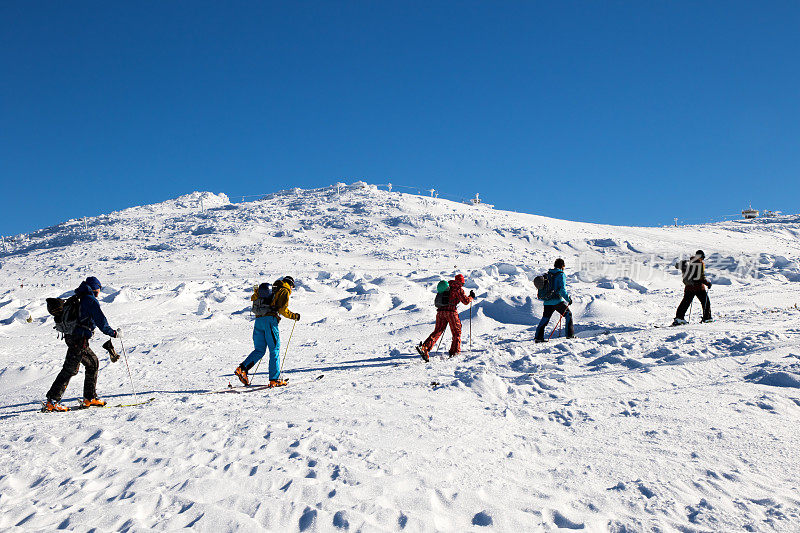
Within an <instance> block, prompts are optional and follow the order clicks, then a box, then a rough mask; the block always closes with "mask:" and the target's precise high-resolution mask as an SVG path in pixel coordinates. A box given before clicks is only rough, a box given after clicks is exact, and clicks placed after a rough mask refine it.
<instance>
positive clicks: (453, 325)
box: [447, 311, 461, 357]
mask: <svg viewBox="0 0 800 533" xmlns="http://www.w3.org/2000/svg"><path fill="white" fill-rule="evenodd" d="M447 321H448V323H449V324H450V333H452V334H453V342H451V343H450V352H449V353H450V356H451V357H452V356H453V355H456V354H458V353H461V319H460V318H458V312H456V311H452V312H450V313H447Z"/></svg>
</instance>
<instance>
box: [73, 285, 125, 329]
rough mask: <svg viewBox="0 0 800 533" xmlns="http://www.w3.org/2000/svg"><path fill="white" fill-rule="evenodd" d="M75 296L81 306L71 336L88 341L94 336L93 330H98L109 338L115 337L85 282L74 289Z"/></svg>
mask: <svg viewBox="0 0 800 533" xmlns="http://www.w3.org/2000/svg"><path fill="white" fill-rule="evenodd" d="M75 294H77V295H78V298H80V300H81V306H80V311H79V313H78V328H77V329H76V330H75V333H74V334H73V335H74V336H76V337H84V338H87V339H88V338H90V337H91V336H92V335H94V328H99V329H100V331H102V332H103V333H105V334H106V335H108V336H109V337H116V336H117V332H116V331H114V329H113V328H112V327H111V326H109V325H108V320H106V316H105V315H104V314H103V311H101V310H100V302H98V301H97V298H95V297H94V294H93V293H92V290H91V289H90V288H89V286H88V285H87V284H86V282H85V281H84V282H83V283H81V285H80V287H78V288H77V289H75Z"/></svg>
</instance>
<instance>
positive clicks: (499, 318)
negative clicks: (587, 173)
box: [0, 183, 800, 532]
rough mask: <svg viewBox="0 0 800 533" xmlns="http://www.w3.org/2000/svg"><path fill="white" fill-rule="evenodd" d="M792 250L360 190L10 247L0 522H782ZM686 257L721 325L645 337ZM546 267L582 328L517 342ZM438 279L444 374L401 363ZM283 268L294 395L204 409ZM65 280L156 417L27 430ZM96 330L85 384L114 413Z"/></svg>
mask: <svg viewBox="0 0 800 533" xmlns="http://www.w3.org/2000/svg"><path fill="white" fill-rule="evenodd" d="M201 199H202V205H201V202H200V200H201ZM201 208H202V210H201ZM799 236H800V217H782V218H779V219H771V220H769V221H762V220H754V221H747V222H727V223H719V224H709V225H702V226H690V227H680V228H635V227H612V226H603V225H595V224H585V223H575V222H566V221H561V220H554V219H549V218H544V217H540V216H534V215H525V214H518V213H510V212H503V211H497V210H491V209H487V208H485V207H474V206H469V205H465V204H458V203H454V202H450V201H447V200H440V199H433V198H425V197H420V196H413V195H406V194H400V193H396V192H391V193H389V192H387V191H383V190H379V189H378V188H377V187H375V186H369V185H366V184H360V183H359V184H354V185H353V186H349V187H344V188H343V189H342V191H341V194H340V195H337V194H336V187H331V188H325V189H318V190H311V191H303V190H299V189H293V190H290V191H283V192H279V193H275V194H272V195H269V196H267V197H266V198H264V199H262V200H259V201H255V202H250V203H242V204H232V203H230V201H229V199H228V198H227V197H226V196H225V195H216V194H212V193H193V194H190V195H186V196H183V197H181V198H178V199H176V200H171V201H168V202H164V203H161V204H156V205H150V206H143V207H136V208H132V209H126V210H124V211H120V212H114V213H110V214H108V215H105V216H101V217H97V218H93V219H87V220H86V225H85V226H84V222H83V221H82V220H72V221H68V222H65V223H63V224H60V225H58V226H54V227H51V228H46V229H43V230H40V231H37V232H34V233H31V234H28V235H20V236H17V237H15V238H14V239H12V240H10V242H9V246H10V248H9V251H8V252H6V253H3V254H2V255H0V275H2V280H3V283H2V289H0V424H1V425H2V426H1V427H2V435H3V438H2V440H0V446H2V453H0V530H4V531H7V530H13V529H14V528H15V527H16V528H18V529H19V530H34V531H51V530H54V529H58V528H61V529H68V530H74V531H112V530H118V531H150V530H176V529H181V528H190V529H192V530H196V531H215V532H216V531H265V530H267V531H294V530H298V531H340V530H341V531H346V530H350V531H401V530H405V531H554V530H558V529H561V530H565V531H566V530H572V529H584V530H588V531H614V532H623V531H654V530H659V531H742V530H749V531H798V530H800V492H799V491H798V485H799V484H800V482H798V476H797V472H798V462H799V460H798V456H797V450H798V448H799V447H800V430H799V429H798V420H799V419H800V390H799V389H798V387H800V361H798V359H800V320H799V319H800V310H798V309H797V304H798V303H800V266H799V265H800V245H798V242H799V241H798V237H799ZM697 248H703V249H704V250H705V251H706V253H707V254H708V256H709V274H710V276H711V278H712V279H713V280H715V282H716V284H715V286H714V287H713V288H712V290H711V300H712V308H713V312H714V315H715V317H716V318H717V322H715V323H713V324H703V325H700V324H697V321H698V320H699V318H700V312H699V310H698V308H697V307H698V306H697V305H695V306H694V310H693V311H694V312H693V314H692V322H693V323H692V324H691V325H689V326H686V327H684V328H655V327H654V326H655V325H665V324H668V323H669V322H670V321H671V318H672V317H673V316H674V310H675V307H676V306H677V304H678V302H679V300H680V296H681V293H682V285H681V281H680V277H679V275H678V272H677V270H675V269H674V266H673V265H674V263H675V261H676V260H677V259H680V258H681V257H685V256H686V254H689V253H692V252H694V250H695V249H697ZM559 256H562V257H564V258H565V259H566V261H567V273H568V285H569V289H570V291H571V293H572V295H573V298H574V300H575V303H574V306H573V307H574V311H575V316H576V324H577V333H578V338H577V339H574V340H569V341H567V340H564V339H559V338H557V337H558V335H559V333H558V332H556V333H555V335H554V338H553V340H552V341H551V342H549V343H548V344H546V345H535V344H534V343H533V336H534V329H535V325H536V323H537V322H538V317H539V316H540V313H541V304H540V302H538V301H537V300H536V299H535V297H534V294H535V289H534V287H533V281H532V280H533V277H534V276H535V275H537V274H538V273H541V272H543V271H545V270H546V269H547V268H548V267H549V266H550V265H551V264H552V262H553V260H554V259H555V258H556V257H559ZM458 272H462V273H464V274H465V275H466V276H467V278H468V283H467V286H468V288H472V289H474V290H475V292H476V293H477V294H478V296H479V299H478V302H477V303H476V304H475V305H474V306H473V307H472V320H471V327H470V310H469V308H467V307H464V308H463V311H462V312H461V317H462V319H463V320H464V353H463V354H462V355H460V356H459V357H456V358H453V359H448V358H447V357H446V355H445V350H446V345H447V344H448V343H449V333H447V334H445V337H446V339H445V342H444V343H443V344H442V347H441V348H440V349H439V350H440V351H439V352H438V353H437V354H435V355H434V356H433V357H432V359H431V362H430V363H429V364H425V363H423V362H422V361H421V359H419V357H417V356H416V354H415V352H414V350H413V346H414V345H415V344H416V343H418V342H419V341H421V340H423V339H424V338H425V337H426V336H427V335H428V334H429V333H430V332H431V331H432V329H433V321H434V315H435V312H434V309H433V305H432V303H433V297H434V291H435V285H436V283H437V282H438V281H439V280H440V279H442V278H446V279H450V278H451V277H452V276H453V275H454V274H456V273H458ZM283 274H291V275H293V276H294V277H295V279H296V280H297V290H296V291H295V293H294V294H293V296H292V301H291V305H290V308H291V309H292V310H293V311H297V312H299V313H301V315H302V320H301V321H300V322H299V323H297V325H296V327H295V329H294V332H293V336H292V339H291V343H290V344H289V346H288V358H287V361H286V366H285V375H286V376H288V377H289V379H290V383H291V385H290V386H289V387H287V388H285V389H279V390H271V391H266V390H263V389H258V388H256V389H253V390H248V391H247V392H240V393H231V392H228V393H220V394H203V393H205V392H208V391H212V390H217V389H221V388H222V389H224V388H225V387H226V386H227V384H228V383H229V382H232V383H233V382H235V378H233V377H232V371H233V369H234V368H235V367H236V365H237V364H238V363H239V362H241V360H242V359H243V358H244V357H245V356H246V355H247V354H248V353H249V351H250V350H251V348H252V344H251V331H252V318H251V316H250V313H249V303H250V302H249V296H250V293H251V288H252V286H253V285H255V284H257V283H259V282H262V281H273V280H275V279H276V278H277V277H279V276H281V275H283ZM88 275H95V276H97V277H99V278H100V279H101V280H102V281H103V283H104V284H105V286H104V288H103V293H102V294H101V301H102V305H103V308H104V310H105V312H106V314H107V316H108V317H109V319H110V322H111V324H112V326H113V327H122V328H123V329H124V331H125V337H124V339H123V341H124V343H125V348H126V349H127V353H128V362H129V364H130V371H131V375H132V379H133V383H134V384H135V387H136V390H137V392H138V399H139V400H142V399H147V398H155V400H154V401H153V402H152V403H150V404H148V405H143V406H138V407H126V408H118V409H97V410H92V411H79V412H73V413H67V414H63V415H62V414H42V413H39V412H38V409H39V402H40V401H41V400H42V399H43V398H44V394H45V392H46V391H47V389H48V388H49V386H50V384H51V382H52V380H53V378H54V377H55V375H56V374H57V373H58V371H59V369H60V367H61V365H62V363H63V358H64V353H65V351H66V350H65V346H64V344H63V343H62V342H61V341H59V340H58V339H57V338H56V333H55V332H54V331H53V329H52V319H51V318H49V317H48V315H47V311H46V307H45V298H46V297H49V296H67V295H68V294H69V293H70V290H71V289H73V288H75V287H76V286H77V285H78V284H79V282H80V281H81V280H82V279H83V278H85V277H86V276H88ZM28 317H31V318H32V322H27V319H28ZM555 322H556V320H553V321H552V322H551V326H550V327H552V326H553V325H555ZM281 330H282V337H283V345H284V348H286V344H287V341H288V340H289V336H290V333H291V331H292V322H290V321H286V320H284V321H283V322H282V323H281ZM470 330H471V343H470ZM549 331H550V328H548V334H549ZM104 339H105V337H104V336H102V335H101V334H98V335H97V336H96V338H95V340H94V341H93V343H92V344H93V347H94V350H95V352H96V353H97V354H98V356H100V358H101V370H100V378H99V383H98V391H99V394H100V395H101V396H102V397H104V398H105V399H107V400H109V402H110V403H112V404H116V403H130V402H132V401H134V397H133V396H132V395H131V383H130V380H129V376H128V373H127V370H126V367H125V362H124V360H122V361H120V362H118V363H114V364H112V363H110V362H109V360H108V357H107V355H106V354H105V352H103V350H102V348H100V344H101V343H102V342H103V341H104ZM115 344H116V346H117V349H118V350H119V349H120V343H119V341H115ZM470 347H471V348H470ZM323 375H324V377H323V378H322V379H317V378H318V377H319V376H323ZM266 380H267V376H266V367H265V365H262V367H261V369H260V371H259V373H258V375H257V376H256V377H255V383H256V384H258V383H264V382H266ZM82 381H83V372H82V371H81V373H80V374H79V375H78V376H76V377H75V378H74V379H73V381H72V382H71V383H70V386H69V388H68V389H67V394H66V396H65V403H66V404H68V405H69V404H75V403H76V401H77V400H78V398H79V397H80V394H81V385H82Z"/></svg>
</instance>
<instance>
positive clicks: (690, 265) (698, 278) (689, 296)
mask: <svg viewBox="0 0 800 533" xmlns="http://www.w3.org/2000/svg"><path fill="white" fill-rule="evenodd" d="M705 258H706V254H705V253H704V252H703V250H697V251H696V252H695V254H694V256H693V257H692V258H690V259H689V260H688V261H680V262H679V263H677V264H676V265H675V268H678V269H680V271H681V273H682V277H683V284H684V289H683V300H681V303H680V305H678V310H677V311H676V312H675V320H673V321H672V325H673V326H682V325H684V324H688V323H689V322H688V321H687V320H686V319H685V318H684V317H685V316H686V310H687V309H689V306H690V305H691V304H692V300H693V299H694V298H695V297H697V299H698V300H700V305H702V306H703V322H713V321H714V319H712V318H711V300H709V299H708V291H707V288H708V289H710V288H711V282H710V281H708V280H707V279H706V264H705V263H704V262H703V260H704V259H705Z"/></svg>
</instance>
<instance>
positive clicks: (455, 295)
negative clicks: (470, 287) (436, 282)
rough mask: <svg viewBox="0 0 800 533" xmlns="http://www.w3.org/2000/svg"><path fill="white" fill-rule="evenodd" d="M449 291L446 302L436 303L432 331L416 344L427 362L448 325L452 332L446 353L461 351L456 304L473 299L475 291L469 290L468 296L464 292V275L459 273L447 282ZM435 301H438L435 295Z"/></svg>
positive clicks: (438, 298) (459, 320)
mask: <svg viewBox="0 0 800 533" xmlns="http://www.w3.org/2000/svg"><path fill="white" fill-rule="evenodd" d="M449 287H450V288H449V291H448V292H447V293H443V294H447V303H446V304H443V305H439V304H437V309H436V326H435V327H434V329H433V333H431V334H430V336H429V337H428V338H427V339H425V342H421V343H419V344H418V345H417V352H418V353H419V355H420V356H421V357H422V358H423V359H424V360H425V361H426V362H427V361H428V360H430V356H429V354H430V352H431V350H432V349H433V346H434V344H436V341H437V340H439V337H440V336H441V335H442V333H444V330H445V329H447V326H448V324H449V325H450V332H451V333H452V334H453V342H452V343H451V344H450V350H449V351H448V353H449V354H450V357H453V356H454V355H456V354H458V353H459V352H461V319H460V318H458V311H456V306H457V305H458V304H459V302H460V303H462V304H464V305H467V304H469V303H470V302H472V300H474V299H475V291H469V296H467V295H466V294H465V293H464V288H463V287H464V276H463V275H461V274H459V275H457V276H456V277H455V279H453V280H452V281H451V282H450V284H449ZM436 301H437V302H439V301H440V297H439V296H438V295H437V298H436Z"/></svg>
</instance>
